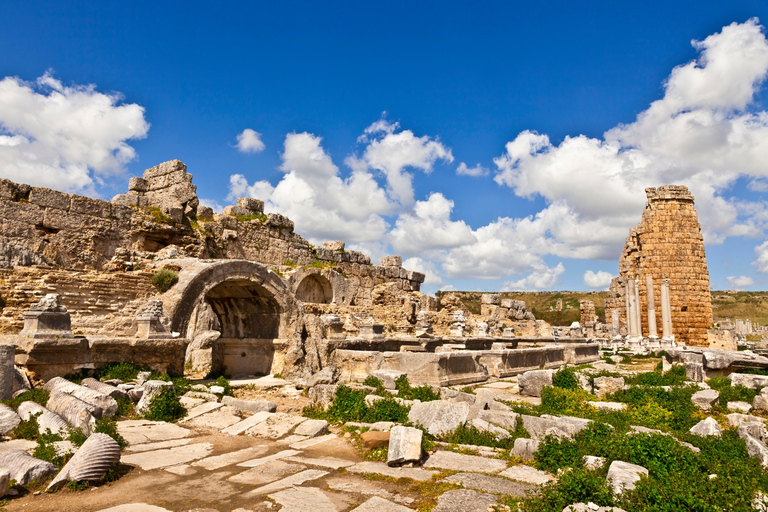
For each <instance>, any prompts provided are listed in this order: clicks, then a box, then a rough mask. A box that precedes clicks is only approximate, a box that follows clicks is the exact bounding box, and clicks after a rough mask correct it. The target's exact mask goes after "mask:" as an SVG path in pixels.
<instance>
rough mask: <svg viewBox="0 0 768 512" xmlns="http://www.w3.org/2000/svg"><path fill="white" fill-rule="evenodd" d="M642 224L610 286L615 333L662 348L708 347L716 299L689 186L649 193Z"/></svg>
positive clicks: (609, 313) (608, 316) (629, 239)
mask: <svg viewBox="0 0 768 512" xmlns="http://www.w3.org/2000/svg"><path fill="white" fill-rule="evenodd" d="M645 192H646V194H647V196H648V202H647V203H646V206H645V210H644V211H643V216H642V220H641V221H640V223H639V224H638V225H637V227H635V228H632V229H630V232H629V236H628V237H627V240H626V242H625V244H624V250H623V252H622V254H621V258H620V259H619V277H616V278H614V279H613V280H612V281H611V286H610V291H609V298H608V299H607V300H606V303H605V309H606V319H607V320H608V321H610V322H612V327H613V331H614V332H613V334H614V335H619V334H625V335H627V336H628V338H629V340H632V341H636V342H639V340H642V339H647V340H649V342H650V343H651V344H657V345H658V344H659V343H658V342H659V334H661V341H663V342H667V343H669V342H672V341H674V342H678V343H683V344H685V345H690V346H707V344H708V342H707V331H708V329H709V328H710V327H711V326H712V302H711V301H712V299H711V295H710V289H709V270H708V267H707V258H706V255H705V253H704V239H703V237H702V234H701V225H700V224H699V221H698V216H697V214H696V208H695V206H694V202H693V196H692V195H691V193H690V192H689V191H688V189H687V188H686V187H683V186H678V185H667V186H662V187H658V188H647V189H645Z"/></svg>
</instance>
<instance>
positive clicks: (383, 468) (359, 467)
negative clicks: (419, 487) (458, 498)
mask: <svg viewBox="0 0 768 512" xmlns="http://www.w3.org/2000/svg"><path fill="white" fill-rule="evenodd" d="M347 471H349V472H350V473H363V474H377V475H384V476H389V477H392V478H410V479H411V480H417V481H419V482H425V481H427V480H431V479H432V475H434V474H435V473H436V471H428V470H426V469H421V468H402V467H401V468H391V467H389V466H387V465H386V464H384V463H383V462H358V463H357V464H355V465H354V466H350V467H348V468H347Z"/></svg>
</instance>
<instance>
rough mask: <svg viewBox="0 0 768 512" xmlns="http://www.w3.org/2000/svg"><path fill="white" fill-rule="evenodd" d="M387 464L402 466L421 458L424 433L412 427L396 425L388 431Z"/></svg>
mask: <svg viewBox="0 0 768 512" xmlns="http://www.w3.org/2000/svg"><path fill="white" fill-rule="evenodd" d="M389 434H390V437H389V450H388V452H387V465H388V466H402V465H403V464H408V463H416V462H419V461H420V460H421V441H422V438H423V436H424V433H423V432H422V431H421V430H419V429H417V428H413V427H403V426H399V425H398V426H397V427H392V430H390V431H389Z"/></svg>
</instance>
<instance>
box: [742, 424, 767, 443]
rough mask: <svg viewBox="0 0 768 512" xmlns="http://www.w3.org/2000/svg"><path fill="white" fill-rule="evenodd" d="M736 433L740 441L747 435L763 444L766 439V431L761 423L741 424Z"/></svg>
mask: <svg viewBox="0 0 768 512" xmlns="http://www.w3.org/2000/svg"><path fill="white" fill-rule="evenodd" d="M737 432H738V435H739V437H740V438H742V439H746V436H747V434H749V435H750V436H752V437H754V438H755V439H757V440H758V441H761V442H763V443H764V442H765V441H766V439H768V431H766V428H765V425H764V424H763V423H758V422H754V423H742V424H741V425H739V427H738V429H737Z"/></svg>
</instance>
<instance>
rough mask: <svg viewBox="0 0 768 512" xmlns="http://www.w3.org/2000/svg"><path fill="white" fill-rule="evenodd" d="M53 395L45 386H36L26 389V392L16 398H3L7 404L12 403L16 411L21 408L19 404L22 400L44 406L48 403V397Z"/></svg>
mask: <svg viewBox="0 0 768 512" xmlns="http://www.w3.org/2000/svg"><path fill="white" fill-rule="evenodd" d="M50 396H51V393H50V392H49V391H48V390H45V389H43V388H34V389H30V390H29V391H25V392H24V393H22V394H20V395H19V396H17V397H16V398H10V399H8V400H3V403H4V404H6V405H10V406H11V407H12V408H13V410H14V411H17V410H19V405H21V404H22V402H27V401H30V402H36V403H38V404H40V405H42V406H45V404H47V403H48V398H49V397H50Z"/></svg>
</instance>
